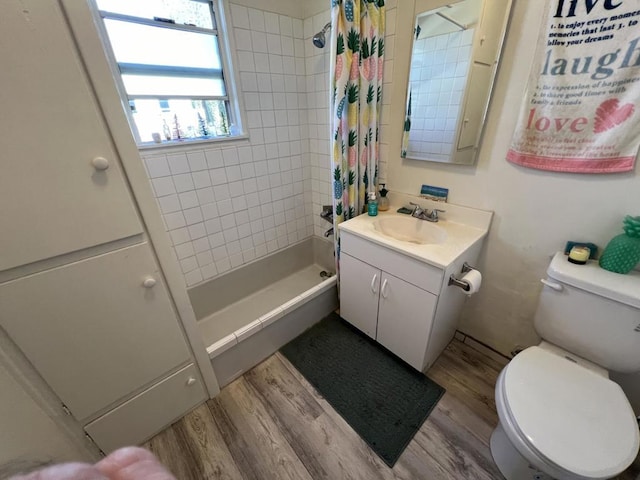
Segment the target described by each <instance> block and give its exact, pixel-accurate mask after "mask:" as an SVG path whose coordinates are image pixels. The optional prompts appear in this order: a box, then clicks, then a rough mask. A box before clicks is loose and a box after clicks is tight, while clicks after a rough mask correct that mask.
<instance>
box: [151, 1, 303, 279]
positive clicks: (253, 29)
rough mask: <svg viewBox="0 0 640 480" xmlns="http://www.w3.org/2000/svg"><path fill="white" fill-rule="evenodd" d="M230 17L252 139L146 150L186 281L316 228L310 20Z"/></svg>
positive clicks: (237, 13) (243, 11) (248, 14)
mask: <svg viewBox="0 0 640 480" xmlns="http://www.w3.org/2000/svg"><path fill="white" fill-rule="evenodd" d="M231 21H232V24H233V31H232V32H230V33H231V34H233V36H234V40H235V46H236V58H237V65H236V71H237V72H238V74H239V79H240V84H241V90H242V95H243V101H244V107H245V110H246V114H247V116H246V119H247V124H248V131H249V136H250V138H249V140H248V141H237V142H233V143H231V142H224V143H221V144H220V145H216V144H205V145H204V146H202V147H197V146H192V147H179V148H177V149H176V148H174V149H164V150H162V151H161V152H162V153H158V152H156V153H145V151H142V152H141V154H142V157H143V159H144V162H145V165H146V167H147V171H148V173H149V177H150V178H151V183H152V185H153V189H154V192H155V195H156V198H157V200H158V204H159V206H160V210H161V212H162V215H163V217H164V221H165V224H166V228H167V231H168V233H169V235H170V238H171V243H172V245H173V248H174V251H175V253H176V256H177V257H178V260H179V262H180V266H181V268H182V272H183V274H184V278H185V281H186V284H187V286H193V285H196V284H197V283H200V282H202V281H204V280H208V279H210V278H213V277H215V276H216V275H219V274H221V273H224V272H226V271H227V270H230V269H232V268H236V267H239V266H241V265H243V264H245V263H247V262H250V261H252V260H255V259H256V258H259V257H263V256H265V255H267V254H269V253H272V252H275V251H276V250H279V249H282V248H285V247H287V246H289V245H292V244H294V243H296V242H299V241H300V240H303V239H304V238H306V237H308V236H309V235H311V234H312V233H313V219H312V213H313V212H312V206H311V200H312V193H311V185H312V182H311V167H310V165H309V162H308V160H307V158H306V157H308V143H309V141H308V132H307V95H306V91H307V90H306V85H307V79H306V65H305V48H304V39H303V36H304V31H303V21H302V20H301V19H296V18H292V17H288V16H284V15H277V14H274V13H270V12H265V11H262V10H257V9H252V8H246V7H244V6H241V5H236V4H233V3H232V4H231Z"/></svg>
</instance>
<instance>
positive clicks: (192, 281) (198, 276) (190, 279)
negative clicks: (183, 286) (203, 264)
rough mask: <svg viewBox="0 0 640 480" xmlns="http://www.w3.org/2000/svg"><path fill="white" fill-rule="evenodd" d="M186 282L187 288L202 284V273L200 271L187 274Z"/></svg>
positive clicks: (185, 276)
mask: <svg viewBox="0 0 640 480" xmlns="http://www.w3.org/2000/svg"><path fill="white" fill-rule="evenodd" d="M184 280H185V282H186V283H187V287H191V286H193V285H196V284H197V283H200V282H201V281H202V273H200V269H197V270H193V271H191V272H189V273H185V275H184Z"/></svg>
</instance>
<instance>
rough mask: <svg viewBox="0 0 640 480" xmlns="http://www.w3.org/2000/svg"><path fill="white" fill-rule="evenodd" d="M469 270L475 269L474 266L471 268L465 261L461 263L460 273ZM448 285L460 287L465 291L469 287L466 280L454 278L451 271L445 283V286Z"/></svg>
mask: <svg viewBox="0 0 640 480" xmlns="http://www.w3.org/2000/svg"><path fill="white" fill-rule="evenodd" d="M471 270H475V268H473V267H472V266H471V265H469V264H468V263H467V262H464V263H463V264H462V272H460V273H462V275H464V274H465V273H467V272H470V271H471ZM450 285H455V286H456V287H460V288H461V289H463V290H464V291H465V292H468V291H469V290H470V288H471V287H470V286H469V283H468V282H465V281H464V280H460V279H458V278H456V276H455V275H454V274H453V273H452V274H451V275H450V276H449V283H448V284H447V286H450Z"/></svg>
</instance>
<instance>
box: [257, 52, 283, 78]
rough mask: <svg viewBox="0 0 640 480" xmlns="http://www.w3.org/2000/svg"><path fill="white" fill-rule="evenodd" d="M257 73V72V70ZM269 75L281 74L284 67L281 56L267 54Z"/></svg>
mask: <svg viewBox="0 0 640 480" xmlns="http://www.w3.org/2000/svg"><path fill="white" fill-rule="evenodd" d="M258 71H259V70H258ZM267 71H269V72H271V73H283V72H284V67H283V64H282V56H281V55H274V54H271V53H270V54H269V70H267Z"/></svg>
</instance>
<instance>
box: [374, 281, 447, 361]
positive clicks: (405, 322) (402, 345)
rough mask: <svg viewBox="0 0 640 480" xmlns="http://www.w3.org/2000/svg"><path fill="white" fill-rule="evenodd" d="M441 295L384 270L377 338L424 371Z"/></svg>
mask: <svg viewBox="0 0 640 480" xmlns="http://www.w3.org/2000/svg"><path fill="white" fill-rule="evenodd" d="M437 298H438V297H436V296H435V295H433V294H431V293H429V292H427V291H426V290H422V289H421V288H418V287H416V286H415V285H411V284H410V283H407V282H405V281H404V280H400V279H399V278H397V277H394V276H393V275H389V274H388V273H386V272H383V273H382V283H381V286H380V305H379V308H378V336H377V338H376V340H377V341H378V342H379V343H380V344H381V345H383V346H384V347H386V348H388V349H389V350H391V351H392V352H393V353H395V354H396V355H397V356H399V357H400V358H402V359H403V360H404V361H405V362H407V363H408V364H409V365H411V366H412V367H414V368H416V369H417V370H420V371H422V367H423V363H424V356H425V352H426V351H427V343H428V341H429V334H430V332H431V324H432V321H433V314H434V312H435V308H436V300H437Z"/></svg>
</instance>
